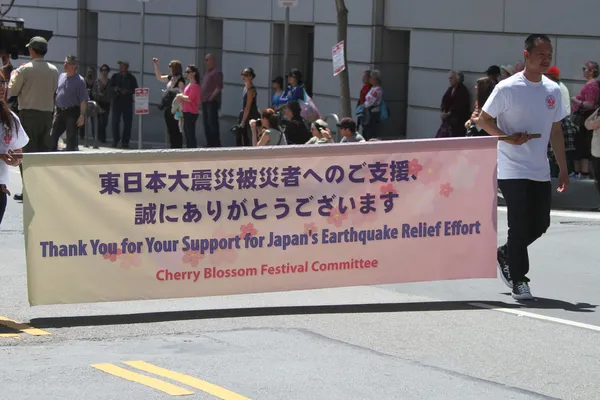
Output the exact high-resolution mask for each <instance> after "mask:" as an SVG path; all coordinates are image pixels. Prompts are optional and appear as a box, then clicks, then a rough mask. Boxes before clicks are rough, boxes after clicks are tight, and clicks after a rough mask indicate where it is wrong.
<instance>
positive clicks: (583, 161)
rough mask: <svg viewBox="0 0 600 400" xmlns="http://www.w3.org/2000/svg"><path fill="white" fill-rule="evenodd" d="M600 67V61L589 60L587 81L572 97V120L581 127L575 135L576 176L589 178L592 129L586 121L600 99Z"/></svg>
mask: <svg viewBox="0 0 600 400" xmlns="http://www.w3.org/2000/svg"><path fill="white" fill-rule="evenodd" d="M599 74H600V69H599V67H598V63H596V62H593V61H588V62H587V63H586V64H585V65H584V66H583V76H584V78H585V79H586V80H587V83H586V84H585V85H584V86H583V87H582V88H581V90H580V91H579V94H578V95H577V96H574V97H572V98H571V104H572V109H573V115H572V121H573V123H574V124H575V126H576V127H577V128H578V129H579V132H578V133H577V135H576V136H575V154H574V159H573V169H574V176H573V177H575V178H583V179H587V178H589V176H590V174H589V159H590V153H591V148H590V147H591V145H592V131H590V130H589V129H587V128H586V127H585V121H586V120H587V119H588V118H589V116H590V115H592V113H593V112H594V109H596V107H597V106H598V103H599V100H600V82H598V81H597V79H596V78H598V75H599Z"/></svg>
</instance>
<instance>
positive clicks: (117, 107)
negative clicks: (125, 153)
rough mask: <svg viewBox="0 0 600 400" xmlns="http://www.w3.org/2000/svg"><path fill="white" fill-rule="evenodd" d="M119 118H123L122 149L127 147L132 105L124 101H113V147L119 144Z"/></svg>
mask: <svg viewBox="0 0 600 400" xmlns="http://www.w3.org/2000/svg"><path fill="white" fill-rule="evenodd" d="M121 117H123V141H122V143H121V144H122V145H123V147H128V146H129V141H130V140H131V126H132V125H133V104H132V103H131V102H129V101H126V100H115V101H114V102H113V106H112V134H113V145H115V146H116V145H118V144H119V142H121Z"/></svg>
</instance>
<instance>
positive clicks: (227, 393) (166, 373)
mask: <svg viewBox="0 0 600 400" xmlns="http://www.w3.org/2000/svg"><path fill="white" fill-rule="evenodd" d="M123 364H125V365H129V366H130V367H133V368H137V369H139V370H141V371H144V372H148V373H151V374H154V375H158V376H162V377H163V378H167V379H171V380H173V381H176V382H179V383H183V384H184V385H187V386H190V387H193V388H195V389H199V390H202V391H203V392H205V393H208V394H212V395H213V396H215V397H218V398H219V399H221V400H250V399H249V398H248V397H244V396H242V395H240V394H237V393H234V392H232V391H231V390H227V389H225V388H222V387H220V386H217V385H214V384H212V383H210V382H206V381H203V380H202V379H198V378H194V377H193V376H189V375H185V374H182V373H179V372H175V371H170V370H168V369H164V368H161V367H157V366H156V365H152V364H149V363H147V362H145V361H124V362H123Z"/></svg>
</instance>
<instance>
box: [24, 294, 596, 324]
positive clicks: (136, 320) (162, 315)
mask: <svg viewBox="0 0 600 400" xmlns="http://www.w3.org/2000/svg"><path fill="white" fill-rule="evenodd" d="M473 303H484V304H486V305H487V306H490V307H492V308H513V309H523V308H532V309H535V308H538V309H540V308H543V309H564V310H568V311H588V312H592V310H584V309H585V308H595V307H596V306H593V305H590V304H581V303H579V304H571V303H567V302H564V301H560V300H551V299H540V300H539V301H537V302H528V303H523V304H514V303H513V304H508V303H504V302H499V301H432V302H415V303H384V304H348V305H322V306H290V307H260V308H230V309H221V310H190V311H165V312H153V313H139V314H119V315H92V316H81V317H51V318H35V319H33V320H31V321H30V324H31V325H33V326H35V327H36V328H38V329H43V328H72V327H78V326H104V325H128V324H148V323H157V322H170V321H186V320H202V319H220V318H248V317H270V316H282V315H318V314H360V313H392V312H425V311H468V310H479V311H481V310H482V308H481V307H477V306H475V305H473Z"/></svg>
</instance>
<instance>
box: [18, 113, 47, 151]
mask: <svg viewBox="0 0 600 400" xmlns="http://www.w3.org/2000/svg"><path fill="white" fill-rule="evenodd" d="M19 118H20V119H21V124H22V125H23V129H24V130H25V132H27V136H29V143H27V144H26V145H25V148H23V151H24V152H25V153H42V152H46V151H49V150H50V148H49V145H50V140H49V139H50V132H51V131H52V111H39V110H21V111H20V112H19Z"/></svg>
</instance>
